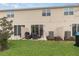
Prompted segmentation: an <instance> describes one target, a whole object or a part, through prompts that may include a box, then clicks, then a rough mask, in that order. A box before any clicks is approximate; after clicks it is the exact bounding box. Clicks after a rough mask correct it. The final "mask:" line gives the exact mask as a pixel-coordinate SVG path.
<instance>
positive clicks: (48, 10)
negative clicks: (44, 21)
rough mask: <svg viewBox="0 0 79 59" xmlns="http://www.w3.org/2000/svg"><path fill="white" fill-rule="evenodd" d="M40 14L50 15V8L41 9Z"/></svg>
mask: <svg viewBox="0 0 79 59" xmlns="http://www.w3.org/2000/svg"><path fill="white" fill-rule="evenodd" d="M42 16H51V11H50V9H44V10H43V11H42Z"/></svg>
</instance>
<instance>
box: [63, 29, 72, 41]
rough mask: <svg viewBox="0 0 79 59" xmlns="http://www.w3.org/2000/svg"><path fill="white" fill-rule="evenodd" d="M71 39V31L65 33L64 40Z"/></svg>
mask: <svg viewBox="0 0 79 59" xmlns="http://www.w3.org/2000/svg"><path fill="white" fill-rule="evenodd" d="M70 37H71V31H65V34H64V39H69V38H70Z"/></svg>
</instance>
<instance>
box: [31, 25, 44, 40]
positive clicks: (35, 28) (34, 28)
mask: <svg viewBox="0 0 79 59" xmlns="http://www.w3.org/2000/svg"><path fill="white" fill-rule="evenodd" d="M31 34H32V35H33V34H36V35H37V36H38V37H39V38H41V37H42V36H43V25H31Z"/></svg>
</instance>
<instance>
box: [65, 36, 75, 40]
mask: <svg viewBox="0 0 79 59" xmlns="http://www.w3.org/2000/svg"><path fill="white" fill-rule="evenodd" d="M64 40H65V41H74V40H75V37H69V38H67V39H66V38H64Z"/></svg>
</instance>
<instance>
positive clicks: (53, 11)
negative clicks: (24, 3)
mask: <svg viewBox="0 0 79 59" xmlns="http://www.w3.org/2000/svg"><path fill="white" fill-rule="evenodd" d="M4 16H5V17H6V16H7V17H8V20H9V19H10V20H13V26H14V28H13V31H14V34H13V35H12V39H17V38H24V36H25V32H26V31H27V32H30V33H32V32H35V33H37V35H40V37H41V38H43V40H46V36H47V35H48V34H49V32H50V31H53V35H54V36H60V37H61V38H62V39H64V37H65V36H74V35H75V33H76V32H78V31H79V6H78V5H77V6H60V7H47V8H30V9H15V10H0V17H4ZM67 32H69V33H70V34H67ZM41 38H40V39H41Z"/></svg>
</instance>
